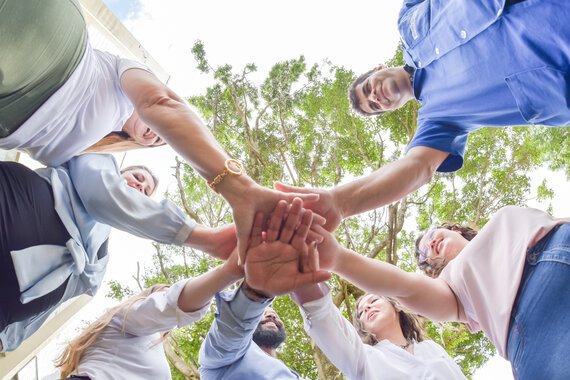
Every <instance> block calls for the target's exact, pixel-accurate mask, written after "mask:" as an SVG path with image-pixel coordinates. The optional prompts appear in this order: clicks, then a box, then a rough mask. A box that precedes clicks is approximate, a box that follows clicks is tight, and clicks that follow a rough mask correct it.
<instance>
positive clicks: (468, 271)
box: [439, 206, 563, 358]
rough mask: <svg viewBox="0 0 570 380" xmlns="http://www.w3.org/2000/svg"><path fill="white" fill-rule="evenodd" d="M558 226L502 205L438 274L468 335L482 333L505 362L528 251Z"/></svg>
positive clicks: (537, 212)
mask: <svg viewBox="0 0 570 380" xmlns="http://www.w3.org/2000/svg"><path fill="white" fill-rule="evenodd" d="M562 222H563V221H561V220H554V219H553V218H552V217H551V216H550V215H548V214H547V213H545V212H544V211H540V210H536V209H532V208H521V207H515V206H508V207H505V208H503V209H501V210H500V211H499V212H497V214H495V216H494V217H493V218H492V219H491V220H490V221H489V222H488V223H487V224H486V225H485V227H484V228H483V229H482V230H481V231H480V232H479V233H478V234H477V236H476V237H475V238H474V239H473V240H472V241H471V242H470V243H469V244H468V245H467V246H466V247H465V248H464V249H463V251H462V252H461V254H459V255H458V256H457V257H456V258H455V259H454V260H453V261H451V262H450V263H449V264H448V265H447V266H446V267H445V269H444V270H443V271H442V272H441V274H440V276H439V278H441V279H442V280H444V281H445V282H446V283H447V284H448V285H449V287H450V288H451V289H452V290H453V292H454V293H455V296H456V297H457V299H458V300H459V303H460V304H459V310H458V312H459V320H460V321H463V322H466V323H467V326H468V327H469V329H470V330H471V331H472V332H476V331H479V330H483V331H484V332H485V335H487V337H488V338H489V339H490V340H491V342H493V344H494V345H495V347H496V348H497V351H498V352H499V355H501V356H502V357H504V358H506V346H507V337H508V332H509V323H510V317H511V310H512V307H513V303H514V300H515V297H516V295H517V291H518V289H519V284H520V281H521V277H522V273H523V269H524V264H525V259H526V251H527V249H528V247H531V246H533V245H534V244H536V243H537V242H538V241H539V240H540V239H542V238H543V237H544V236H545V235H546V234H547V233H548V232H549V231H550V230H551V229H552V228H554V227H555V226H556V225H557V224H560V223H562Z"/></svg>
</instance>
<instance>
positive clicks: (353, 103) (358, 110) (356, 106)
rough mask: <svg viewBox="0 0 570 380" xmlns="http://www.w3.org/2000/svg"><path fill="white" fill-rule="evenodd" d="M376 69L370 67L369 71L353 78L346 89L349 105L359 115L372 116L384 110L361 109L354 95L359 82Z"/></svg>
mask: <svg viewBox="0 0 570 380" xmlns="http://www.w3.org/2000/svg"><path fill="white" fill-rule="evenodd" d="M376 71H378V70H376V69H372V70H370V71H367V72H365V73H364V74H362V75H361V76H359V77H358V78H356V79H355V80H354V82H352V84H351V85H350V88H349V89H348V99H349V100H350V106H351V107H352V109H353V110H354V111H355V112H356V113H358V114H359V115H362V116H374V115H380V114H383V113H384V112H385V111H379V112H374V113H368V112H364V111H363V110H362V108H361V107H360V99H359V98H358V96H357V95H356V87H358V85H359V84H361V83H362V82H364V81H365V80H366V79H368V77H369V76H371V75H372V74H374V73H375V72H376Z"/></svg>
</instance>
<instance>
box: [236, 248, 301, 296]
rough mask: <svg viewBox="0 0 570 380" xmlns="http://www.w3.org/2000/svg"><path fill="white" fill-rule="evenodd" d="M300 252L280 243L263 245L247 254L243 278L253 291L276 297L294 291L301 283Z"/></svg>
mask: <svg viewBox="0 0 570 380" xmlns="http://www.w3.org/2000/svg"><path fill="white" fill-rule="evenodd" d="M300 254H301V253H300V252H299V251H297V250H296V249H295V248H294V247H293V246H291V245H290V244H286V243H283V242H281V241H274V242H271V243H264V244H261V245H258V246H257V247H255V248H253V249H250V250H249V251H248V253H247V260H246V264H245V276H246V278H247V282H248V284H249V285H250V286H251V287H252V288H254V289H261V290H263V292H264V293H265V294H268V295H272V296H278V295H282V294H286V293H289V292H291V291H292V290H293V289H295V288H296V287H297V286H298V285H299V284H300V283H301V282H302V280H301V277H302V276H303V273H300V272H299V257H300Z"/></svg>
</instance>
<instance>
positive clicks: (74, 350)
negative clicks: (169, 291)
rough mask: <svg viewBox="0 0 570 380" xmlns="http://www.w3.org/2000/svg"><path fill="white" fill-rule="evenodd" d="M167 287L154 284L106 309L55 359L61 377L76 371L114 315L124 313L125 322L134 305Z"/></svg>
mask: <svg viewBox="0 0 570 380" xmlns="http://www.w3.org/2000/svg"><path fill="white" fill-rule="evenodd" d="M168 287H169V285H164V284H156V285H153V286H151V287H150V288H147V289H144V290H143V291H142V292H140V293H139V294H136V295H134V296H132V297H130V298H129V299H127V300H126V301H124V302H122V303H120V304H119V305H117V306H115V307H112V308H110V309H108V310H107V311H106V312H105V313H104V314H103V315H101V316H100V317H99V318H97V320H96V321H95V322H93V323H91V324H90V325H89V326H87V327H86V328H85V329H84V330H83V331H82V332H81V334H79V335H78V336H77V337H75V338H74V339H72V340H71V341H70V342H69V344H68V345H67V347H66V348H65V350H64V351H63V352H62V353H61V355H60V356H59V357H58V358H57V360H56V362H55V366H56V367H59V368H60V372H61V377H62V378H66V377H68V376H69V375H71V374H72V373H73V371H75V370H76V369H77V366H78V365H79V362H80V361H81V357H82V356H83V354H84V353H85V351H86V350H87V349H88V348H89V347H91V345H92V344H93V343H94V342H95V341H96V340H97V339H98V338H99V335H100V334H101V331H103V330H104V329H105V327H107V325H108V324H109V323H110V322H111V320H112V319H113V317H114V316H115V315H117V314H118V313H119V312H122V313H124V321H126V319H127V315H128V313H129V311H130V309H131V307H132V306H133V305H134V304H135V303H137V302H138V301H140V300H143V299H145V298H146V297H148V296H149V295H151V294H152V293H155V292H159V291H162V290H164V289H166V288H168Z"/></svg>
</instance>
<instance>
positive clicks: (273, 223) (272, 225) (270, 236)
mask: <svg viewBox="0 0 570 380" xmlns="http://www.w3.org/2000/svg"><path fill="white" fill-rule="evenodd" d="M286 210H287V202H285V201H279V202H278V203H277V206H275V209H274V210H273V213H272V214H271V219H269V225H268V227H267V235H266V239H267V242H268V243H270V242H272V241H275V240H277V239H279V232H280V231H281V225H282V224H283V217H284V216H285V212H286Z"/></svg>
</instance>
